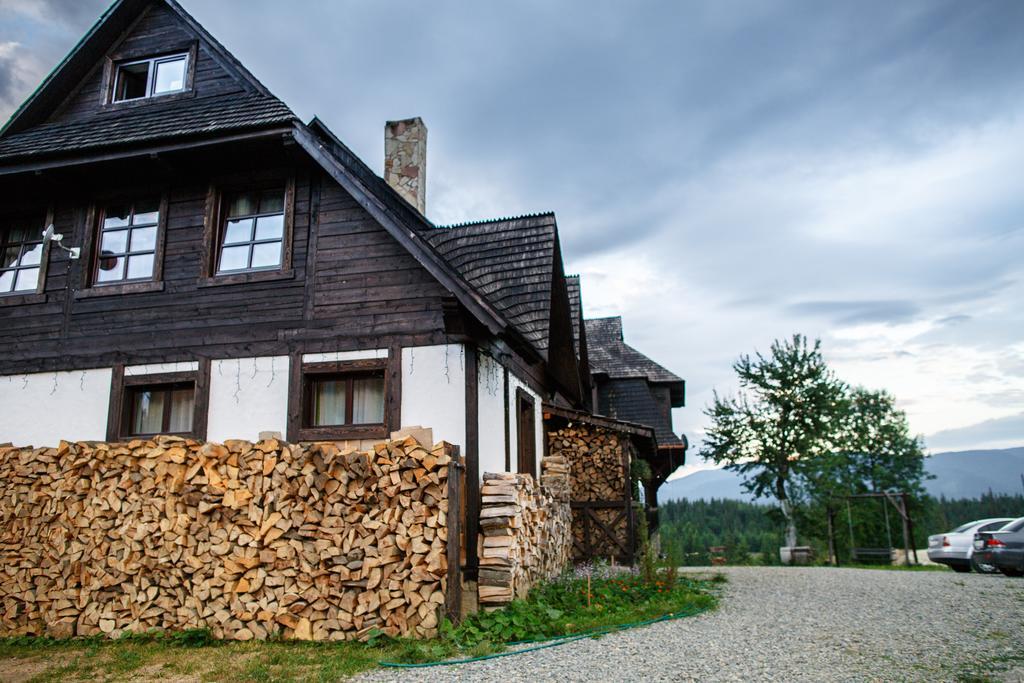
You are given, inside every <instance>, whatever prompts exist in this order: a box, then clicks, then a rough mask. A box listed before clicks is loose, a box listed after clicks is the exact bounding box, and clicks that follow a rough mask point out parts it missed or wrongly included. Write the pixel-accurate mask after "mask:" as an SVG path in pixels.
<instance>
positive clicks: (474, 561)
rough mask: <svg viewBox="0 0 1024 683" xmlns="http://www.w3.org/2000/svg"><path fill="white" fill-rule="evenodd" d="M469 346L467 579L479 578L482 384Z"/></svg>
mask: <svg viewBox="0 0 1024 683" xmlns="http://www.w3.org/2000/svg"><path fill="white" fill-rule="evenodd" d="M465 349H466V578H467V579H468V580H470V581H476V579H477V570H478V567H479V564H480V558H479V553H478V550H477V537H478V536H479V533H480V420H479V415H480V395H479V391H480V386H479V381H478V374H479V366H478V365H477V354H476V347H474V346H470V345H469V344H467V345H466V346H465Z"/></svg>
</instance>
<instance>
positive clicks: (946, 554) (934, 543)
mask: <svg viewBox="0 0 1024 683" xmlns="http://www.w3.org/2000/svg"><path fill="white" fill-rule="evenodd" d="M1012 521H1013V519H1012V518H1009V517H993V518H991V519H979V520H976V521H974V522H968V523H967V524H961V525H960V526H958V527H957V528H955V529H953V530H952V531H950V532H948V533H945V534H935V535H934V536H929V537H928V559H929V560H931V561H932V562H938V563H939V564H947V565H949V566H950V568H951V569H952V570H953V571H956V572H969V571H971V569H972V568H973V569H974V571H976V572H980V573H982V574H994V573H996V572H998V571H999V570H998V569H997V568H996V567H994V566H992V565H990V564H987V563H984V562H980V561H975V559H974V534H976V533H980V532H982V531H995V530H997V529H1001V528H1002V527H1003V526H1005V525H1006V524H1008V523H1009V522H1012Z"/></svg>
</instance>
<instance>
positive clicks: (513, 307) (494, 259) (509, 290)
mask: <svg viewBox="0 0 1024 683" xmlns="http://www.w3.org/2000/svg"><path fill="white" fill-rule="evenodd" d="M423 237H424V238H425V239H426V240H427V241H428V242H429V243H430V244H431V245H432V246H433V247H434V249H436V250H437V252H438V253H439V254H440V255H441V256H442V257H443V258H444V259H445V260H446V261H448V262H449V263H450V264H452V266H454V267H455V269H456V270H458V271H459V272H460V273H461V274H462V276H463V277H464V278H465V279H466V281H467V282H469V283H470V284H471V285H472V286H473V287H474V288H475V289H476V290H477V291H478V292H480V293H481V294H482V295H483V296H485V297H486V298H487V300H488V301H490V302H491V303H492V304H494V306H495V307H497V308H498V310H499V311H501V312H502V314H503V315H504V316H505V317H506V318H508V320H509V322H511V323H512V324H513V325H514V326H515V327H516V329H517V330H519V332H520V333H521V334H522V335H523V336H524V337H526V338H527V339H528V340H529V341H530V342H531V343H532V344H533V345H534V346H535V347H536V348H538V349H540V350H541V351H546V350H547V348H548V343H549V326H550V321H551V281H552V277H553V273H554V270H553V268H554V257H555V253H554V250H555V239H556V227H555V216H554V214H552V213H544V214H537V215H532V216H520V217H516V218H499V219H495V220H491V221H482V222H478V223H463V224H460V225H453V226H447V227H438V228H436V229H434V230H430V231H426V232H424V233H423Z"/></svg>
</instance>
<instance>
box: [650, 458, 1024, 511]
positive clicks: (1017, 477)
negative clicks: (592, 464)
mask: <svg viewBox="0 0 1024 683" xmlns="http://www.w3.org/2000/svg"><path fill="white" fill-rule="evenodd" d="M925 470H926V471H927V472H928V473H929V474H934V475H935V478H934V479H929V480H928V481H926V482H925V490H927V491H928V493H929V494H931V495H933V496H935V497H939V496H945V497H946V498H977V497H979V496H981V495H982V494H985V493H988V491H989V490H991V491H992V492H993V493H997V494H998V493H1024V482H1022V480H1021V476H1022V475H1024V447H1017V448H1002V449H984V450H982V449H979V450H970V451H946V452H943V453H936V454H935V455H930V456H927V457H926V458H925ZM683 498H689V499H691V500H694V499H704V500H710V499H711V498H727V499H734V500H746V501H753V500H755V499H754V498H753V497H752V496H751V495H750V494H748V493H746V492H745V491H744V490H743V487H742V484H741V478H740V475H739V474H737V473H735V472H730V471H728V470H724V469H714V470H699V471H697V472H694V473H693V474H689V475H687V476H685V477H680V478H679V479H674V480H672V481H669V482H666V483H665V484H663V485H662V486H661V488H660V489H659V491H658V500H659V501H669V500H681V499H683ZM759 500H760V501H761V502H767V501H766V500H765V499H764V498H761V499H759Z"/></svg>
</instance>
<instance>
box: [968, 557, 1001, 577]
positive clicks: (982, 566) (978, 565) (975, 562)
mask: <svg viewBox="0 0 1024 683" xmlns="http://www.w3.org/2000/svg"><path fill="white" fill-rule="evenodd" d="M971 569H973V570H974V571H976V572H978V573H979V574H998V573H999V568H998V567H996V566H995V565H994V564H989V563H987V562H982V561H981V560H979V559H978V558H977V557H976V556H974V555H972V556H971Z"/></svg>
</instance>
